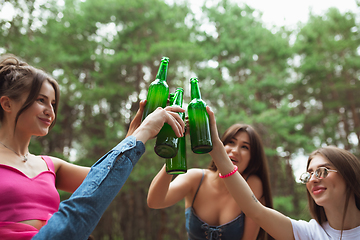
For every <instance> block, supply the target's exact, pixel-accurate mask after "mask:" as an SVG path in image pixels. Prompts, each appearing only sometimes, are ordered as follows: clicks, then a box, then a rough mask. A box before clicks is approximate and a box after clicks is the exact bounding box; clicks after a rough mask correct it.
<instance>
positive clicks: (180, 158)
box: [166, 114, 187, 174]
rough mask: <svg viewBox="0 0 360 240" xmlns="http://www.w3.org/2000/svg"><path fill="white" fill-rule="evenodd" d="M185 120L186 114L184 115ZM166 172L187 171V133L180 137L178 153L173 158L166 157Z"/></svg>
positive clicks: (181, 172) (179, 172)
mask: <svg viewBox="0 0 360 240" xmlns="http://www.w3.org/2000/svg"><path fill="white" fill-rule="evenodd" d="M182 119H183V121H184V120H185V114H183V115H182ZM166 172H167V173H168V174H183V173H186V172H187V161H186V141H185V135H184V136H183V137H181V138H179V143H178V153H177V154H176V156H175V157H173V158H168V159H166Z"/></svg>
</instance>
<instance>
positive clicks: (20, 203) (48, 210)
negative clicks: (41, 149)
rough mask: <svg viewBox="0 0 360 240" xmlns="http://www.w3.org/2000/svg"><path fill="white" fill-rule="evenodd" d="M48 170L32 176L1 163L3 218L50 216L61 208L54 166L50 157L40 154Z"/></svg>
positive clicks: (0, 178)
mask: <svg viewBox="0 0 360 240" xmlns="http://www.w3.org/2000/svg"><path fill="white" fill-rule="evenodd" d="M41 157H42V158H43V159H44V161H45V162H46V164H47V166H48V169H49V170H47V171H44V172H41V173H39V174H38V175H37V176H35V177H33V178H29V177H28V176H26V175H25V174H24V173H23V172H21V171H19V170H18V169H16V168H13V167H11V166H7V165H3V164H0V196H1V197H0V222H20V221H25V220H31V219H38V220H48V219H49V218H50V217H51V216H52V214H54V213H55V212H57V211H58V208H59V204H60V196H59V193H58V192H57V190H56V187H55V177H56V175H55V172H54V170H55V168H54V164H53V162H52V161H51V159H50V157H47V156H41Z"/></svg>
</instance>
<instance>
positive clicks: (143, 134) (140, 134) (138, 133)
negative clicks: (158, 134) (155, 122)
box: [132, 127, 150, 144]
mask: <svg viewBox="0 0 360 240" xmlns="http://www.w3.org/2000/svg"><path fill="white" fill-rule="evenodd" d="M132 136H134V137H135V138H136V140H138V141H141V142H142V143H144V144H145V143H146V142H147V141H148V140H149V139H150V133H149V131H146V130H143V129H142V128H141V127H139V128H137V129H136V130H135V131H134V132H133V134H132Z"/></svg>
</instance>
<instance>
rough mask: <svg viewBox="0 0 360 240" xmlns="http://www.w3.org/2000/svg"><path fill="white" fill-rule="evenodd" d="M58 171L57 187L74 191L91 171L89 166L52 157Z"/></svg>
mask: <svg viewBox="0 0 360 240" xmlns="http://www.w3.org/2000/svg"><path fill="white" fill-rule="evenodd" d="M51 159H52V160H53V163H54V166H55V169H57V171H56V183H55V185H56V188H57V189H60V190H63V191H66V192H70V193H73V192H74V191H75V190H76V189H77V188H78V187H79V186H80V184H81V183H82V182H83V181H84V179H85V177H86V176H87V174H88V173H89V171H90V168H89V167H83V166H78V165H75V164H72V163H68V162H66V161H64V160H61V159H59V158H55V157H51Z"/></svg>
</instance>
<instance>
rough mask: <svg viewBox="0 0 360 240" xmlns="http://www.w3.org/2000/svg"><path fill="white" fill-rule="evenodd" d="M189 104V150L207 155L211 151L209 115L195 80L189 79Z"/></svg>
mask: <svg viewBox="0 0 360 240" xmlns="http://www.w3.org/2000/svg"><path fill="white" fill-rule="evenodd" d="M190 91H191V92H190V94H191V102H190V103H189V105H188V109H187V110H188V118H189V129H190V140H191V150H192V151H193V152H194V153H199V154H203V153H208V152H210V151H211V150H212V141H211V134H210V122H209V115H208V113H207V112H206V103H205V102H204V101H203V100H202V99H201V94H200V89H199V82H198V79H197V78H191V79H190Z"/></svg>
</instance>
